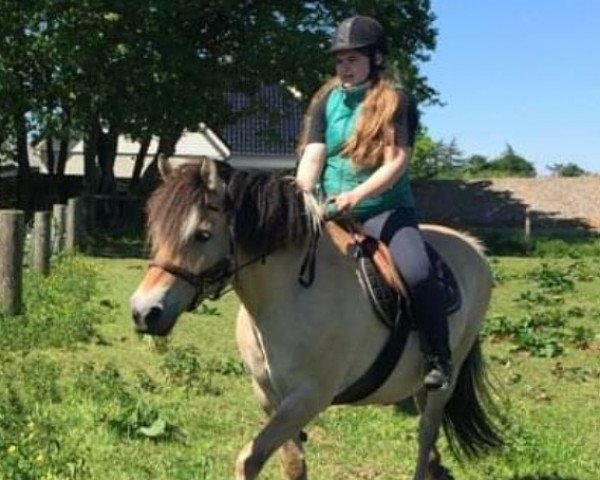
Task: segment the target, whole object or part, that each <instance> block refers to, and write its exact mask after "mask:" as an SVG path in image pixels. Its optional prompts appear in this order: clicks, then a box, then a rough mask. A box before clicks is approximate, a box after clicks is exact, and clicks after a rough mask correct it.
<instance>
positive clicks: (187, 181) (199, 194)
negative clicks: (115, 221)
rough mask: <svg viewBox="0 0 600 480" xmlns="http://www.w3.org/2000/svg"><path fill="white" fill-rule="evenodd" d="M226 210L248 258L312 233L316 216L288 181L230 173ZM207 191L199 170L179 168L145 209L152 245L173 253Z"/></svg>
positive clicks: (189, 166)
mask: <svg viewBox="0 0 600 480" xmlns="http://www.w3.org/2000/svg"><path fill="white" fill-rule="evenodd" d="M226 177H227V178H223V179H224V181H225V182H226V183H227V196H226V201H225V209H226V211H227V213H228V215H231V216H232V218H233V234H234V236H235V241H236V243H237V244H238V245H239V246H240V247H241V248H242V249H243V250H244V251H246V252H248V253H250V254H261V253H268V252H271V251H273V250H275V249H277V248H279V247H281V246H283V245H285V244H288V243H299V242H301V241H302V240H304V239H305V238H306V236H307V234H308V233H309V232H310V231H311V230H312V229H313V228H314V225H315V218H316V214H315V213H313V209H312V206H311V205H308V206H307V201H306V200H305V195H304V194H303V192H302V191H301V190H300V189H299V188H298V185H297V184H296V182H295V180H294V179H293V178H292V177H283V176H281V175H277V174H272V173H263V172H252V173H250V172H245V171H241V170H233V169H231V170H230V171H229V172H228V173H227V174H226ZM205 191H206V186H205V185H204V183H203V180H202V176H201V175H200V169H199V168H198V167H197V166H191V165H186V166H182V167H180V168H178V169H177V170H176V171H174V172H173V173H172V174H171V175H170V176H169V177H167V179H166V180H165V181H164V182H163V183H162V184H161V185H160V186H159V187H158V188H157V189H156V190H155V191H154V193H153V194H152V196H151V197H150V199H149V201H148V205H147V218H148V222H147V224H148V232H149V235H150V240H151V242H152V244H153V245H154V246H156V245H158V244H161V245H166V246H168V247H170V248H171V249H177V248H178V247H180V246H181V245H182V244H183V242H185V241H186V239H185V238H182V233H181V232H182V228H181V227H182V225H183V223H184V222H185V221H186V220H187V219H188V217H189V214H190V211H191V209H192V208H194V207H195V206H197V207H199V208H200V209H201V208H202V206H203V201H204V197H205V195H204V192H205Z"/></svg>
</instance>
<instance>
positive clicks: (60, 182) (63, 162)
mask: <svg viewBox="0 0 600 480" xmlns="http://www.w3.org/2000/svg"><path fill="white" fill-rule="evenodd" d="M70 128H71V108H70V107H65V109H64V111H63V134H62V136H61V139H60V143H59V147H58V162H57V164H56V178H55V187H54V189H53V192H52V193H53V196H55V197H57V198H58V199H59V200H60V201H61V202H63V203H64V202H66V201H67V191H66V190H65V185H64V183H65V182H64V179H65V168H66V167H67V159H68V156H69V140H70Z"/></svg>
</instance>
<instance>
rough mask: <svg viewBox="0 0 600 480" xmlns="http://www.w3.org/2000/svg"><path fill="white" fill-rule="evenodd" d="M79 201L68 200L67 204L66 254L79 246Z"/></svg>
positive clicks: (80, 223)
mask: <svg viewBox="0 0 600 480" xmlns="http://www.w3.org/2000/svg"><path fill="white" fill-rule="evenodd" d="M82 223H83V222H82V221H81V199H80V198H78V197H76V198H69V201H68V203H67V224H66V238H65V249H66V250H67V251H68V252H71V253H72V252H74V251H75V250H76V248H77V247H78V246H79V243H80V240H81V228H82V226H83V225H82Z"/></svg>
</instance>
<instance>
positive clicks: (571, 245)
mask: <svg viewBox="0 0 600 480" xmlns="http://www.w3.org/2000/svg"><path fill="white" fill-rule="evenodd" d="M474 233H475V234H476V235H477V236H478V237H479V238H480V239H481V240H482V241H483V243H484V245H485V246H486V250H487V251H488V253H489V254H490V255H494V256H519V257H521V256H527V257H541V258H573V259H577V258H600V236H598V234H596V233H585V234H570V235H562V236H559V235H550V234H547V235H542V234H538V235H535V236H532V237H530V238H526V237H525V235H524V234H523V232H522V231H521V230H518V231H517V230H515V229H501V228H493V229H479V230H477V229H474Z"/></svg>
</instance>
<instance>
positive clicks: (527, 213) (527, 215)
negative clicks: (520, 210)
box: [525, 205, 531, 240]
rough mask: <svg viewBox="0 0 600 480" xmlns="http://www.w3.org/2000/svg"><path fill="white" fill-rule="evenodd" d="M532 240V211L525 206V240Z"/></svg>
mask: <svg viewBox="0 0 600 480" xmlns="http://www.w3.org/2000/svg"><path fill="white" fill-rule="evenodd" d="M530 238H531V210H530V209H529V206H527V205H526V206H525V239H526V240H529V239H530Z"/></svg>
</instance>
